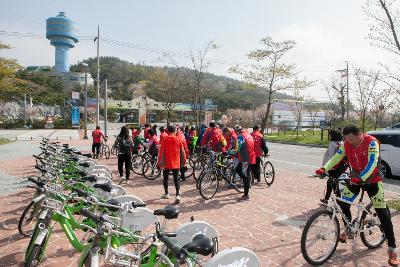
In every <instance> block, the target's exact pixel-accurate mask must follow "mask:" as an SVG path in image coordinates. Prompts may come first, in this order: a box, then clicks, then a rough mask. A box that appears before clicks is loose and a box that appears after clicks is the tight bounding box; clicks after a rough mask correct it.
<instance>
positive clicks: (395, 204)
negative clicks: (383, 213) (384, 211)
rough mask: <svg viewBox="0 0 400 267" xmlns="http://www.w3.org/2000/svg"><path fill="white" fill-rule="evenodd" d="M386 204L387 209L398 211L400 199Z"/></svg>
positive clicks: (399, 209)
mask: <svg viewBox="0 0 400 267" xmlns="http://www.w3.org/2000/svg"><path fill="white" fill-rule="evenodd" d="M387 204H388V206H389V208H391V209H394V210H397V211H400V199H392V200H389V201H388V203H387Z"/></svg>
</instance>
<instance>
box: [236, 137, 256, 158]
mask: <svg viewBox="0 0 400 267" xmlns="http://www.w3.org/2000/svg"><path fill="white" fill-rule="evenodd" d="M238 160H239V162H248V163H250V164H256V154H255V152H254V140H253V137H251V135H250V134H249V133H248V132H247V131H246V130H243V131H242V132H241V133H240V134H239V136H238Z"/></svg>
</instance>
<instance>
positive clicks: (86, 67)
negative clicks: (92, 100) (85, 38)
mask: <svg viewBox="0 0 400 267" xmlns="http://www.w3.org/2000/svg"><path fill="white" fill-rule="evenodd" d="M82 65H83V66H85V114H84V120H85V129H84V135H83V139H88V135H87V95H88V89H87V70H88V67H89V66H88V64H86V63H82Z"/></svg>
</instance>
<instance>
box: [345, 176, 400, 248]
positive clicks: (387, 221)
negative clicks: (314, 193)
mask: <svg viewBox="0 0 400 267" xmlns="http://www.w3.org/2000/svg"><path fill="white" fill-rule="evenodd" d="M346 187H347V188H348V190H349V191H350V192H351V193H352V194H354V196H357V195H358V194H359V193H360V191H361V188H363V189H364V190H365V191H366V192H367V194H368V196H369V198H370V199H371V201H372V203H373V205H374V206H375V205H376V204H374V203H378V204H379V203H382V202H381V201H384V198H383V192H382V191H380V188H379V186H378V183H373V184H365V185H353V184H352V185H347V186H346ZM343 192H344V191H343ZM342 195H343V194H342ZM378 198H379V199H380V200H378V202H375V201H376V199H378ZM383 203H384V202H383ZM339 205H340V207H341V209H342V211H343V214H344V215H345V216H346V218H347V219H348V220H349V221H350V222H351V221H352V217H351V211H350V207H351V205H350V204H348V203H344V202H341V201H339ZM375 212H376V214H377V215H378V218H379V221H380V222H381V226H382V228H383V232H384V233H385V236H386V239H387V242H388V246H389V247H391V248H396V239H395V237H394V232H393V224H392V219H391V217H390V214H389V212H388V211H387V209H386V208H377V207H375Z"/></svg>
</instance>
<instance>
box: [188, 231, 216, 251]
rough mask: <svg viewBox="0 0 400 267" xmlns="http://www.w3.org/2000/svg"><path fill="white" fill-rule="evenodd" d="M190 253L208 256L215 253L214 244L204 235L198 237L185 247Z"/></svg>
mask: <svg viewBox="0 0 400 267" xmlns="http://www.w3.org/2000/svg"><path fill="white" fill-rule="evenodd" d="M183 248H184V249H186V250H187V251H188V252H194V253H196V254H200V255H203V256H208V255H210V254H211V253H213V251H214V242H213V241H212V240H211V239H210V238H208V237H207V236H206V235H204V234H198V235H196V236H195V237H194V238H193V240H192V242H190V243H188V244H186V245H184V246H183Z"/></svg>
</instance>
